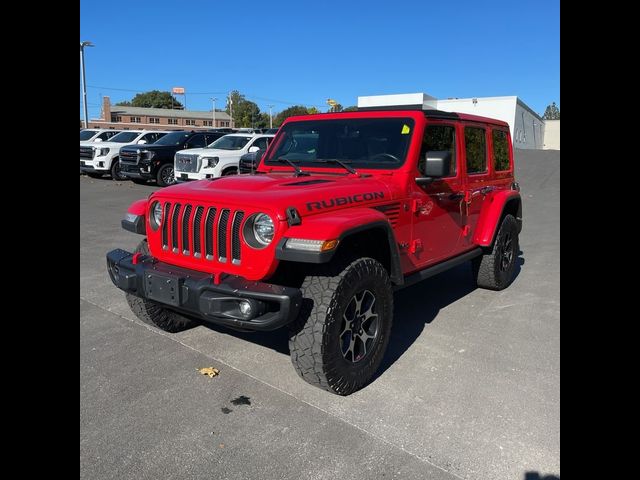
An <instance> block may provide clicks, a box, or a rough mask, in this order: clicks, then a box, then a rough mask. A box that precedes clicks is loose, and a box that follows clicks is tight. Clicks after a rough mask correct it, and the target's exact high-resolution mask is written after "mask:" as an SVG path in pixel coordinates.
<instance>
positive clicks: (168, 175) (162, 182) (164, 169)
mask: <svg viewBox="0 0 640 480" xmlns="http://www.w3.org/2000/svg"><path fill="white" fill-rule="evenodd" d="M156 182H158V186H159V187H167V186H169V185H173V184H174V183H176V179H175V175H174V171H173V164H172V163H167V164H165V165H162V166H161V167H160V168H159V169H158V173H157V175H156Z"/></svg>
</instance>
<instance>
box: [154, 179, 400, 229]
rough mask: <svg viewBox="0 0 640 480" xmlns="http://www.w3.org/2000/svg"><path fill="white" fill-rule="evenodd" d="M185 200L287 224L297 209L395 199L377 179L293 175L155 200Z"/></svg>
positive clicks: (222, 183)
mask: <svg viewBox="0 0 640 480" xmlns="http://www.w3.org/2000/svg"><path fill="white" fill-rule="evenodd" d="M156 196H157V197H162V198H165V199H171V198H173V199H182V200H189V201H192V202H202V203H205V204H216V203H220V204H225V205H231V206H233V207H234V208H243V207H244V208H246V207H249V208H251V209H257V210H260V209H267V210H271V211H273V212H274V213H276V214H277V215H278V216H279V218H280V219H281V220H284V219H285V218H286V217H285V210H286V209H287V208H288V207H295V208H297V209H298V212H299V213H300V215H301V216H306V215H311V214H315V213H320V212H328V211H331V210H334V209H344V208H348V207H349V206H363V205H366V204H368V203H381V202H386V201H390V200H392V199H393V197H392V193H391V190H390V189H389V187H388V186H387V184H386V183H384V182H383V181H381V180H380V179H379V178H376V177H357V176H354V175H322V174H319V175H310V176H302V177H294V176H292V175H291V174H275V173H271V174H264V175H234V176H228V177H221V178H218V179H215V180H199V181H196V182H189V183H181V184H178V185H173V186H171V187H167V188H164V189H162V190H159V191H158V192H156V193H154V194H153V197H156Z"/></svg>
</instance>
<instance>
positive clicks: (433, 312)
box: [371, 250, 524, 382]
mask: <svg viewBox="0 0 640 480" xmlns="http://www.w3.org/2000/svg"><path fill="white" fill-rule="evenodd" d="M522 253H523V252H522V250H521V251H519V252H518V257H517V261H516V268H515V272H514V281H515V280H516V279H517V278H518V275H519V274H520V271H521V269H522V265H524V258H522ZM477 288H478V287H477V285H476V283H475V281H474V279H473V273H472V270H471V262H465V263H463V264H461V265H458V266H457V267H454V268H452V269H451V270H447V271H446V272H442V273H441V274H439V275H436V276H434V277H431V278H429V279H427V280H424V281H422V282H419V283H417V284H415V285H412V286H410V287H407V288H404V289H402V290H400V291H398V292H396V294H395V297H394V313H393V327H392V328H391V337H390V338H389V345H388V346H387V352H386V354H385V356H384V358H383V359H382V364H381V365H380V367H379V368H378V371H377V373H376V375H375V376H374V378H373V379H372V380H371V381H372V382H374V381H375V380H377V379H378V378H379V377H381V376H382V375H383V374H384V372H385V371H386V370H387V369H388V368H389V367H391V365H393V364H394V363H395V362H396V361H397V360H398V359H399V358H400V357H401V356H402V355H403V354H404V353H405V352H406V351H407V350H408V349H409V348H410V347H411V345H412V344H413V343H414V342H415V341H416V340H417V338H418V337H419V336H420V334H421V333H422V331H423V330H424V327H425V325H428V324H430V323H431V322H432V321H433V320H434V319H435V318H436V317H437V316H438V313H439V312H440V310H442V309H443V308H445V307H447V306H448V305H450V304H452V303H454V302H456V301H457V300H459V299H461V298H463V297H465V296H466V295H468V294H469V293H471V292H473V291H474V290H475V289H477Z"/></svg>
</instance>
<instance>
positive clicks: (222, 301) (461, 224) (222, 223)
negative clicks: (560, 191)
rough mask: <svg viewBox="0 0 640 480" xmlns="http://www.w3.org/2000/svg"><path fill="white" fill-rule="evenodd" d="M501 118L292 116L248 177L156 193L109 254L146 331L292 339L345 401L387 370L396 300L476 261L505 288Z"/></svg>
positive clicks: (504, 131)
mask: <svg viewBox="0 0 640 480" xmlns="http://www.w3.org/2000/svg"><path fill="white" fill-rule="evenodd" d="M513 172H514V165H513V152H512V144H511V138H510V135H509V127H508V125H507V124H506V123H505V122H502V121H498V120H492V119H489V118H483V117H477V116H473V115H464V114H456V113H448V112H442V111H438V110H423V109H422V108H420V109H418V108H416V109H411V108H406V107H402V108H401V107H397V108H395V109H394V108H386V109H374V108H371V109H360V110H359V111H356V112H348V113H332V114H317V115H308V116H299V117H290V118H289V119H287V121H286V122H285V123H284V124H283V125H282V127H281V128H280V130H279V131H278V134H277V136H276V137H275V139H274V140H273V142H272V143H271V145H270V146H269V148H268V149H267V151H266V152H265V154H264V156H263V158H262V159H261V162H260V165H259V167H258V169H257V171H256V173H255V174H247V175H237V176H231V177H222V178H214V179H210V180H201V181H197V182H193V183H188V184H180V185H175V186H172V187H168V188H165V189H162V190H159V191H156V192H154V193H153V194H151V195H150V196H149V198H148V199H147V200H139V201H137V202H135V203H133V204H132V205H131V207H129V210H128V213H127V215H126V218H125V219H124V220H122V226H123V227H124V228H125V229H127V230H131V231H133V232H135V233H139V234H142V235H146V239H145V240H143V241H142V242H141V243H140V245H139V246H138V248H137V249H136V251H135V252H134V253H129V252H126V251H123V250H120V249H117V250H113V251H111V252H109V253H108V254H107V265H108V271H109V275H110V277H111V280H112V281H113V283H114V284H115V285H116V286H117V287H119V288H120V289H122V290H124V291H125V292H126V296H127V300H128V302H129V305H130V306H131V309H132V310H133V312H134V313H135V314H136V315H137V316H138V318H140V319H141V320H142V321H144V322H147V323H150V324H153V325H156V326H157V327H159V328H161V329H163V330H166V331H170V332H175V331H178V330H181V329H184V328H187V327H189V326H191V325H194V324H196V323H197V321H198V320H200V321H204V322H209V323H214V324H219V325H225V326H227V327H231V328H234V329H239V330H245V331H246V330H272V329H276V328H280V327H284V326H285V325H287V326H289V328H290V337H289V338H290V340H289V348H290V351H291V360H292V362H293V365H294V367H295V369H296V371H297V372H298V374H299V375H300V376H301V377H302V378H303V379H304V380H306V381H307V382H309V383H311V384H313V385H316V386H318V387H320V388H323V389H325V390H328V391H330V392H333V393H336V394H340V395H348V394H350V393H352V392H354V391H356V390H358V389H360V388H362V387H363V386H365V385H366V384H367V383H368V382H369V381H370V380H371V379H372V377H373V375H374V374H375V372H376V370H377V368H378V367H379V365H380V362H381V361H382V357H383V355H384V353H385V349H386V347H387V343H388V341H389V334H390V331H391V323H392V317H393V292H394V290H395V289H398V288H402V287H405V286H407V285H411V284H413V283H415V282H418V281H420V280H423V279H425V278H428V277H431V276H432V275H435V274H437V273H440V272H442V271H444V270H446V269H448V268H451V267H454V266H456V265H458V264H460V263H462V262H466V261H468V260H471V261H472V263H473V274H474V275H475V279H476V281H477V284H478V286H480V287H483V288H489V289H494V290H501V289H503V288H505V287H507V286H508V285H509V283H510V282H511V280H512V278H513V276H514V270H515V265H516V259H517V256H518V253H519V250H518V234H519V233H520V230H521V228H522V218H521V217H522V213H521V212H522V204H521V199H520V194H519V187H518V184H517V183H516V182H515V181H514V175H513Z"/></svg>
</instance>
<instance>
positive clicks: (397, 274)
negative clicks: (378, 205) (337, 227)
mask: <svg viewBox="0 0 640 480" xmlns="http://www.w3.org/2000/svg"><path fill="white" fill-rule="evenodd" d="M367 210H370V209H367ZM374 212H375V213H374ZM371 213H373V214H374V215H375V217H377V218H371V219H370V220H368V221H365V222H363V223H361V224H359V225H356V226H354V227H350V228H347V229H345V230H343V231H342V232H341V233H340V235H339V236H338V237H337V238H338V240H339V242H338V248H339V246H340V244H341V243H342V242H343V241H344V240H345V239H347V238H349V237H350V236H352V235H355V234H357V233H361V232H365V231H367V230H374V229H382V230H383V231H384V232H385V234H386V238H387V244H388V248H389V259H390V272H389V278H390V279H391V281H392V282H393V283H394V284H396V285H402V284H404V275H403V274H402V267H401V266H400V251H399V250H398V244H397V243H396V237H395V235H394V232H393V229H392V228H391V225H390V224H389V221H388V220H387V219H386V217H384V216H383V214H381V213H380V212H377V211H371ZM305 220H306V222H309V223H310V222H311V221H313V217H307V218H306V219H304V220H303V222H305ZM306 222H305V223H306ZM291 230H293V229H290V230H289V231H288V232H287V236H285V237H283V238H281V239H280V241H279V242H278V245H277V246H276V258H277V259H278V260H287V261H290V262H298V263H328V262H330V261H331V260H332V259H333V257H334V255H335V253H336V251H337V250H338V248H334V249H332V250H329V251H326V252H304V251H300V250H287V249H285V248H284V245H285V242H286V241H287V240H288V239H289V238H300V237H302V238H304V237H303V236H302V235H301V236H300V237H298V236H297V235H296V233H295V230H294V231H293V232H292V231H291ZM334 238H335V237H334ZM326 240H330V239H329V238H327V239H326Z"/></svg>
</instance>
